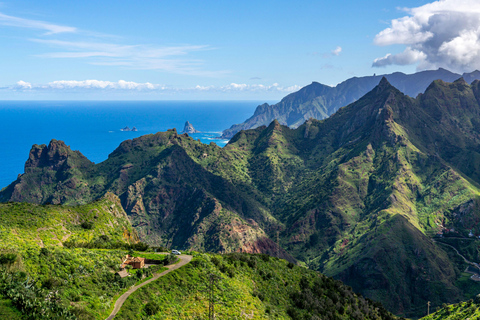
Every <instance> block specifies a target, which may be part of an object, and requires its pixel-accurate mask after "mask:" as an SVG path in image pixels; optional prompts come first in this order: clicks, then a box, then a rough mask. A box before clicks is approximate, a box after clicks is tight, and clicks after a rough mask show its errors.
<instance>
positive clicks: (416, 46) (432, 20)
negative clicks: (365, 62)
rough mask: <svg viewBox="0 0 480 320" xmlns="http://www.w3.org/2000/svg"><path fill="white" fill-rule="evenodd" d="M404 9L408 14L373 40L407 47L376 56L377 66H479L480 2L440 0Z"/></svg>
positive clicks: (469, 68)
mask: <svg viewBox="0 0 480 320" xmlns="http://www.w3.org/2000/svg"><path fill="white" fill-rule="evenodd" d="M403 10H405V11H406V12H407V13H408V16H405V17H402V18H399V19H394V20H392V22H391V27H390V28H387V29H385V30H383V31H381V32H380V33H378V34H377V35H376V36H375V39H374V43H375V44H376V45H380V46H389V45H395V44H397V45H398V44H400V45H405V46H406V48H405V50H404V51H403V52H402V53H398V54H387V55H386V56H385V57H382V58H377V59H375V61H374V62H373V66H374V67H382V66H387V65H391V64H396V65H405V64H417V68H418V69H419V70H424V69H434V68H438V67H444V68H447V69H450V70H452V71H456V72H466V71H472V70H473V69H480V1H478V0H440V1H435V2H432V3H429V4H426V5H423V6H421V7H417V8H407V9H403Z"/></svg>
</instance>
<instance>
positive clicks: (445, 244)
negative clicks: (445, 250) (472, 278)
mask: <svg viewBox="0 0 480 320" xmlns="http://www.w3.org/2000/svg"><path fill="white" fill-rule="evenodd" d="M433 242H435V243H440V244H443V245H444V246H447V247H450V248H452V249H453V250H455V252H456V253H457V254H458V255H459V256H460V257H461V258H462V259H463V261H465V263H468V264H471V265H472V266H474V267H476V268H478V265H477V264H476V263H475V262H472V261H468V260H467V258H465V257H464V256H463V255H462V254H461V253H460V252H458V250H457V248H455V247H454V246H451V245H449V244H448V243H445V242H440V241H435V240H433Z"/></svg>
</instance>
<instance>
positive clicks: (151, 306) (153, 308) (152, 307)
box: [145, 301, 160, 316]
mask: <svg viewBox="0 0 480 320" xmlns="http://www.w3.org/2000/svg"><path fill="white" fill-rule="evenodd" d="M159 310H160V307H159V306H158V304H156V303H155V302H153V301H150V302H148V303H147V304H146V305H145V313H146V314H147V315H149V316H153V315H154V314H156V313H157V312H158V311H159Z"/></svg>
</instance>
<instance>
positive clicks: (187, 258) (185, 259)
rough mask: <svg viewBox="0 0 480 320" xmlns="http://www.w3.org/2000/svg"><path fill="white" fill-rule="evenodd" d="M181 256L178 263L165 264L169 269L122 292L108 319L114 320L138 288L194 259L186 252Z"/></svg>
mask: <svg viewBox="0 0 480 320" xmlns="http://www.w3.org/2000/svg"><path fill="white" fill-rule="evenodd" d="M178 257H179V258H180V261H179V262H178V263H176V264H171V265H168V266H165V267H167V268H168V270H165V271H163V272H162V273H157V274H155V275H154V276H153V277H152V278H151V279H148V280H147V281H145V282H142V283H140V284H139V285H136V286H133V287H131V288H130V289H129V290H128V291H127V292H125V293H124V294H122V295H121V296H120V298H118V299H117V301H116V302H115V307H114V308H113V311H112V313H111V314H110V316H109V317H108V318H107V319H106V320H112V319H113V318H115V316H116V315H117V313H118V311H120V308H121V307H122V305H123V303H124V302H125V301H126V300H127V299H128V297H129V296H130V295H131V294H132V293H134V292H135V291H137V290H138V289H140V288H141V287H143V286H146V285H147V284H149V283H150V282H152V281H155V280H157V279H158V278H160V277H163V276H164V275H166V274H167V273H170V272H172V271H173V270H176V269H178V268H180V267H183V266H184V265H186V264H187V263H189V262H190V261H191V260H192V256H189V255H186V254H181V255H179V256H178Z"/></svg>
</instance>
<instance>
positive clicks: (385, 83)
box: [372, 77, 396, 94]
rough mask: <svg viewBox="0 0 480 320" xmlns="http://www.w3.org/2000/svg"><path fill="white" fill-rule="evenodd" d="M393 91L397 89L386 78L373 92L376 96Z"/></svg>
mask: <svg viewBox="0 0 480 320" xmlns="http://www.w3.org/2000/svg"><path fill="white" fill-rule="evenodd" d="M392 89H395V90H396V88H395V87H394V86H392V85H391V84H390V82H388V80H387V78H386V77H382V80H380V82H379V83H378V85H377V86H376V87H375V88H374V89H373V90H372V91H373V92H375V94H379V93H382V92H385V91H389V90H392Z"/></svg>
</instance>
